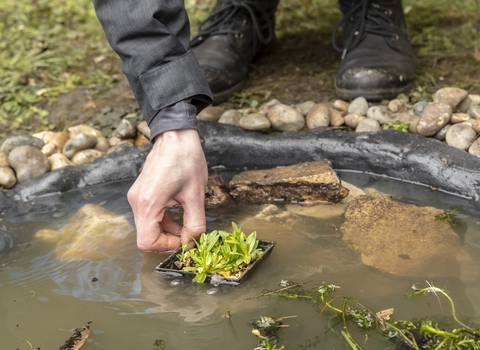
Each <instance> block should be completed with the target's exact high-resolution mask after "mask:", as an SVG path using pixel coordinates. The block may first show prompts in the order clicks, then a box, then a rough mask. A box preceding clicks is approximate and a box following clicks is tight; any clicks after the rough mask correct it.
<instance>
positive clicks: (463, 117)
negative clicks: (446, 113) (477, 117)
mask: <svg viewBox="0 0 480 350" xmlns="http://www.w3.org/2000/svg"><path fill="white" fill-rule="evenodd" d="M469 119H470V116H469V115H468V114H467V113H453V114H452V118H451V119H450V124H457V123H461V122H466V121H467V120H469Z"/></svg>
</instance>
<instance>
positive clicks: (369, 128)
mask: <svg viewBox="0 0 480 350" xmlns="http://www.w3.org/2000/svg"><path fill="white" fill-rule="evenodd" d="M380 130H382V128H381V127H380V124H379V123H378V122H377V121H376V120H375V119H370V118H365V119H363V120H362V121H360V123H358V126H357V128H356V129H355V132H377V131H380Z"/></svg>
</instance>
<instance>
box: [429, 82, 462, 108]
mask: <svg viewBox="0 0 480 350" xmlns="http://www.w3.org/2000/svg"><path fill="white" fill-rule="evenodd" d="M467 95H468V92H467V91H466V90H463V89H459V88H454V87H444V88H441V89H440V90H437V92H435V94H434V95H433V102H435V103H445V104H447V105H449V106H450V107H451V108H452V110H455V108H456V107H457V106H458V105H459V104H460V102H462V101H463V100H464V99H465V97H467Z"/></svg>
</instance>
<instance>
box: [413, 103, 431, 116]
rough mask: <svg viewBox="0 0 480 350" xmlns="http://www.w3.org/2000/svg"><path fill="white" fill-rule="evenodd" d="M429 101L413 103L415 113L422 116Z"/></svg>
mask: <svg viewBox="0 0 480 350" xmlns="http://www.w3.org/2000/svg"><path fill="white" fill-rule="evenodd" d="M427 105H428V103H427V102H426V101H418V102H417V103H415V104H414V105H413V113H414V114H415V115H418V116H419V117H421V116H422V114H423V110H424V109H425V107H427Z"/></svg>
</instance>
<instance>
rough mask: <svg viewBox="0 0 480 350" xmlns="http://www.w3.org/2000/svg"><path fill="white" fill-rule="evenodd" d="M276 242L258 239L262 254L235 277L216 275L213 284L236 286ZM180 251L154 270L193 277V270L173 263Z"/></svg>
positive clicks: (210, 277)
mask: <svg viewBox="0 0 480 350" xmlns="http://www.w3.org/2000/svg"><path fill="white" fill-rule="evenodd" d="M276 243H277V242H274V241H263V240H259V241H258V247H259V248H260V249H261V250H263V253H262V255H260V257H259V258H258V259H257V260H255V261H254V262H253V263H251V264H250V265H248V266H247V268H246V269H245V270H243V271H241V273H240V276H236V277H224V276H218V277H219V278H218V279H217V281H216V282H218V283H215V284H228V285H233V286H238V285H239V284H240V283H242V282H243V281H244V280H245V279H246V278H247V276H249V274H250V272H251V271H252V270H253V269H255V268H256V267H257V266H258V265H259V264H260V263H261V262H262V261H263V260H264V259H265V258H266V257H267V255H268V253H270V251H271V250H272V249H273V247H274V246H275V244H276ZM181 251H182V247H180V248H178V249H177V250H175V251H174V252H173V253H172V254H171V255H170V256H169V257H168V258H167V259H165V260H164V261H163V262H161V263H160V264H159V265H158V266H157V267H156V268H155V272H156V273H159V274H161V275H162V276H164V277H166V278H172V277H186V278H190V279H193V278H194V277H195V275H196V273H195V272H190V271H184V270H179V269H178V268H177V266H176V265H175V261H178V257H177V255H178V254H180V253H181ZM212 277H213V275H207V279H206V280H205V282H206V283H208V282H211V279H212Z"/></svg>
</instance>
